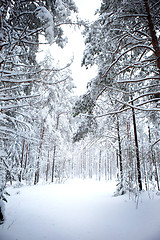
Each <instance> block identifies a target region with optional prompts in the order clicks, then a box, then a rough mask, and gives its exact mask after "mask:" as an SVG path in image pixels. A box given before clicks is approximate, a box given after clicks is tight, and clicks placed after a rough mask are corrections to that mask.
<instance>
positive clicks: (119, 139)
mask: <svg viewBox="0 0 160 240" xmlns="http://www.w3.org/2000/svg"><path fill="white" fill-rule="evenodd" d="M117 136H118V147H119V149H118V150H119V152H118V156H119V168H120V189H122V188H123V164H122V147H121V138H120V130H119V119H118V116H117Z"/></svg>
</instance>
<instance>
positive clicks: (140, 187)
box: [131, 101, 142, 191]
mask: <svg viewBox="0 0 160 240" xmlns="http://www.w3.org/2000/svg"><path fill="white" fill-rule="evenodd" d="M131 104H132V105H133V101H132V102H131ZM132 117H133V129H134V139H135V147H136V159H137V174H138V186H139V190H140V191H142V177H141V170H140V158H139V147H138V137H137V126H136V117H135V110H134V108H132Z"/></svg>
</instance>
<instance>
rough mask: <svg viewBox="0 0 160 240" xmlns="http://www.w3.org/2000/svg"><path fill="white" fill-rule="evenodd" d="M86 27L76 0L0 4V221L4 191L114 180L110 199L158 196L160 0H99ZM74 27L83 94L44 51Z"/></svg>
mask: <svg viewBox="0 0 160 240" xmlns="http://www.w3.org/2000/svg"><path fill="white" fill-rule="evenodd" d="M95 16H96V18H95V20H94V21H92V22H89V21H85V20H83V19H81V18H80V17H79V15H78V8H77V6H76V4H75V2H74V0H1V1H0V221H1V223H3V222H4V216H3V215H4V213H3V205H4V204H7V203H6V202H7V199H8V198H9V197H8V196H7V191H6V187H7V186H8V185H17V186H21V185H23V184H25V185H37V184H38V183H39V182H46V183H65V182H66V181H67V180H68V179H74V178H80V179H96V180H97V181H101V180H105V181H108V180H113V179H116V181H117V187H116V192H115V196H119V195H125V194H128V193H134V194H138V193H140V192H142V191H146V192H147V191H150V190H156V191H157V192H158V191H160V183H159V178H160V151H159V148H160V131H159V128H160V83H159V81H160V32H159V29H160V1H158V0H139V1H137V0H128V1H126V0H121V1H119V0H115V1H113V0H102V1H101V6H100V8H99V9H97V11H96V13H95ZM66 26H67V27H69V28H71V29H76V28H78V29H80V30H81V31H82V34H83V37H84V41H85V50H84V53H83V59H82V66H83V67H85V68H86V69H88V68H91V67H92V66H94V65H96V66H97V68H98V71H97V73H96V74H95V77H94V78H92V79H90V81H89V82H88V83H87V90H86V92H85V93H84V94H82V95H81V96H76V95H75V94H74V88H75V84H74V79H73V77H72V71H71V66H72V62H73V59H70V61H69V62H68V63H67V64H66V65H63V66H61V65H60V64H59V63H57V61H56V55H55V56H54V57H53V56H52V55H51V54H49V53H48V54H47V55H45V56H44V57H42V58H41V59H39V58H38V57H37V56H39V52H40V49H41V51H42V50H43V47H44V46H47V45H50V46H52V45H53V46H55V45H56V46H58V47H59V48H62V49H64V48H65V45H66V44H67V37H66V36H65V32H64V27H66Z"/></svg>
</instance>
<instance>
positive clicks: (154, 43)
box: [144, 0, 160, 74]
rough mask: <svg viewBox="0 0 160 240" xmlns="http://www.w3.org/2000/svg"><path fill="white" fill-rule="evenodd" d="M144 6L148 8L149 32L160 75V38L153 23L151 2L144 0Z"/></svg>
mask: <svg viewBox="0 0 160 240" xmlns="http://www.w3.org/2000/svg"><path fill="white" fill-rule="evenodd" d="M144 4H145V8H146V12H147V20H148V26H149V30H150V35H151V38H152V46H153V49H154V51H155V52H154V54H155V56H156V59H157V60H156V63H157V67H158V69H159V74H160V47H159V42H158V38H157V35H156V31H155V28H154V25H153V21H152V16H151V12H150V8H149V1H148V0H144Z"/></svg>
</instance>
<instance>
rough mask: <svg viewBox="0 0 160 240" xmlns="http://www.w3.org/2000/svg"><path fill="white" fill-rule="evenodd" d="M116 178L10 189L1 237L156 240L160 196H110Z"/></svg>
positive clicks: (8, 239)
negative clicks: (110, 180)
mask: <svg viewBox="0 0 160 240" xmlns="http://www.w3.org/2000/svg"><path fill="white" fill-rule="evenodd" d="M114 191H115V182H108V183H102V182H95V181H89V180H88V181H80V180H76V181H73V182H69V183H66V184H60V185H58V184H50V185H38V186H25V187H21V188H9V189H8V192H9V193H10V194H11V196H10V197H8V203H7V204H6V221H5V223H4V224H3V225H0V240H98V239H99V240H160V196H158V195H156V192H152V193H151V194H150V197H149V196H148V193H142V194H141V196H140V197H139V201H138V203H139V204H138V209H137V208H136V202H135V201H134V198H133V197H132V199H129V197H128V196H127V195H125V196H120V197H113V192H114Z"/></svg>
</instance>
